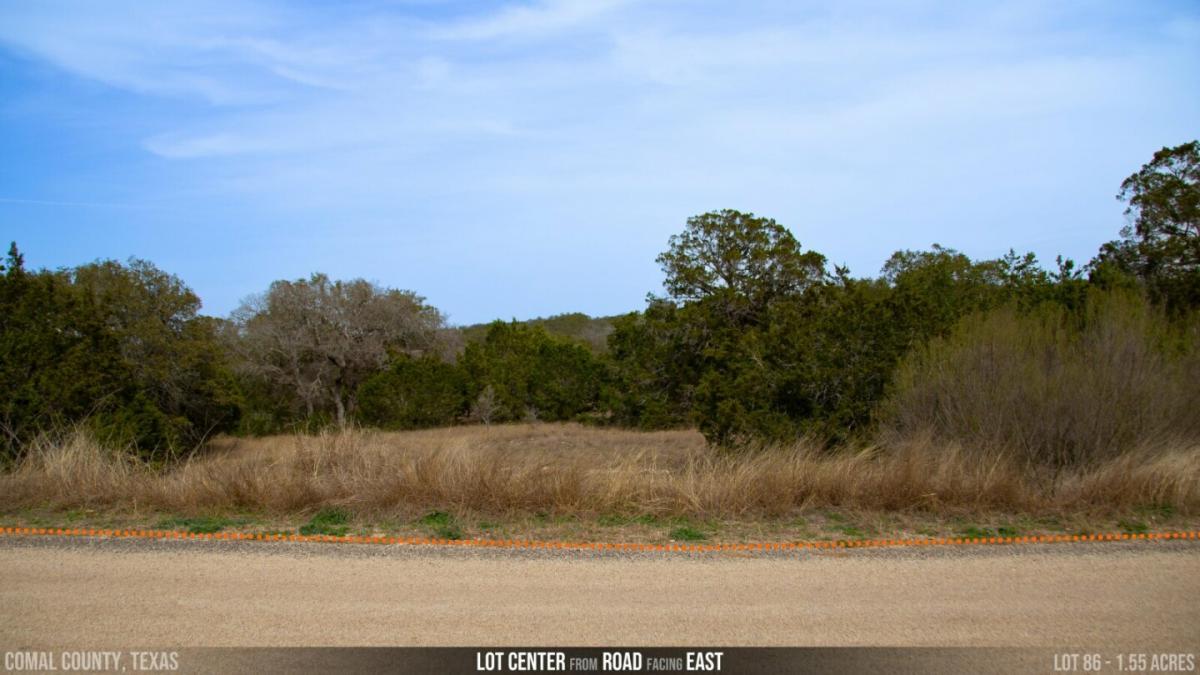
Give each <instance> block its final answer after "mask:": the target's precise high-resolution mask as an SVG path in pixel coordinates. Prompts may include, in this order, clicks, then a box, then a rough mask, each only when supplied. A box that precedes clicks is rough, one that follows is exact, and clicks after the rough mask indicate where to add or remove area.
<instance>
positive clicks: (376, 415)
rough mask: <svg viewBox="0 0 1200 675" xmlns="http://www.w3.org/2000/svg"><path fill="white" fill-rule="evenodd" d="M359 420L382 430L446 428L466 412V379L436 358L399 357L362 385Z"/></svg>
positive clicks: (459, 371) (461, 373)
mask: <svg viewBox="0 0 1200 675" xmlns="http://www.w3.org/2000/svg"><path fill="white" fill-rule="evenodd" d="M358 405H359V421H361V422H363V423H364V424H368V425H372V426H377V427H381V428H383V429H422V428H427V427H437V426H449V425H451V424H454V422H455V421H456V420H457V419H458V418H459V417H461V416H462V415H463V414H464V413H465V412H466V407H467V382H466V376H465V374H464V373H463V371H462V369H461V368H459V367H458V366H456V365H454V364H451V363H445V362H443V361H441V360H439V359H437V358H435V357H432V356H425V357H422V358H419V359H418V358H412V357H410V356H406V355H399V356H397V357H396V358H395V359H393V360H392V363H391V366H390V367H389V368H388V369H387V370H385V371H383V372H381V373H379V374H377V375H375V376H373V377H372V378H371V379H369V380H367V381H366V382H364V383H363V385H362V387H361V388H360V389H359V392H358Z"/></svg>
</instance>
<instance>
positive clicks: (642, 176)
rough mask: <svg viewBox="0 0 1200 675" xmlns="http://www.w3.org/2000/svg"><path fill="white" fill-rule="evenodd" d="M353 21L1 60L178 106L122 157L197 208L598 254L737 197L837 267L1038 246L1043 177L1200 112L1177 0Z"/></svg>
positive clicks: (89, 28)
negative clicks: (485, 236)
mask: <svg viewBox="0 0 1200 675" xmlns="http://www.w3.org/2000/svg"><path fill="white" fill-rule="evenodd" d="M218 1H219V4H217V3H218ZM349 7H350V8H352V9H354V10H356V11H345V10H343V9H342V6H334V7H330V6H324V5H303V4H300V5H287V6H283V5H276V4H273V3H266V2H254V1H247V2H237V1H234V0H211V1H205V2H198V1H197V2H182V1H181V2H171V3H149V4H147V3H142V2H133V1H132V0H122V1H120V2H117V3H116V4H114V3H104V4H103V5H101V4H96V3H58V2H39V3H30V4H23V5H17V4H15V3H8V4H5V5H3V6H0V46H3V47H5V48H7V49H8V50H9V51H10V52H12V53H15V54H17V55H19V56H20V57H21V58H24V59H28V60H31V61H36V62H39V63H43V64H50V65H52V66H54V67H55V68H57V69H59V70H60V71H62V72H65V73H69V74H70V75H71V76H73V77H77V78H80V79H83V80H86V81H90V82H100V83H103V84H104V85H107V86H110V87H112V88H113V89H116V90H120V91H124V92H131V93H133V94H134V95H135V96H136V97H142V99H144V100H145V101H147V102H151V103H156V102H163V101H166V102H169V104H170V106H169V109H168V110H169V111H168V112H162V113H155V112H147V113H145V115H144V117H142V118H139V119H138V120H137V123H136V126H135V129H136V133H137V140H138V141H140V142H135V143H133V144H132V145H133V147H132V148H131V151H132V152H137V153H140V154H141V157H142V159H148V160H150V161H158V162H161V166H162V167H163V168H164V172H163V173H164V175H169V176H174V177H176V178H173V180H176V181H177V183H176V184H173V185H172V187H175V188H178V187H179V185H178V183H182V182H185V181H184V179H181V178H177V177H178V176H185V177H186V188H187V190H188V191H190V192H193V193H199V194H201V195H202V196H203V198H204V199H206V200H208V201H209V202H213V203H222V204H232V205H234V206H231V207H230V208H235V207H236V208H244V209H246V210H248V211H253V212H255V213H256V214H261V213H263V212H267V213H274V212H277V213H281V214H282V215H279V216H278V217H280V218H284V219H286V218H294V217H297V216H296V214H298V213H301V214H303V215H304V217H306V218H324V219H326V220H329V221H331V222H333V221H336V222H339V223H344V224H345V223H352V222H357V223H360V224H359V225H357V226H355V225H352V224H345V225H344V226H345V227H347V228H352V227H361V228H366V229H370V228H375V227H380V228H383V227H385V226H384V225H380V223H390V222H392V221H393V220H394V219H395V218H396V216H394V215H393V214H397V213H412V212H419V213H421V214H423V215H422V216H421V222H422V223H425V224H435V225H436V224H440V226H442V227H458V228H465V229H470V228H472V227H477V228H479V230H480V231H482V230H483V229H485V226H484V225H480V223H487V227H489V228H490V227H494V228H499V229H498V230H497V231H498V232H510V233H511V232H515V231H517V230H520V231H522V232H535V233H538V234H537V235H522V236H528V237H530V238H531V240H530V241H527V242H526V244H527V245H528V246H530V247H533V248H535V249H536V248H538V247H541V246H550V243H549V242H553V241H554V239H553V238H552V237H547V236H545V235H546V233H547V232H553V231H561V230H563V229H564V228H572V229H573V230H575V231H581V230H582V229H583V228H586V227H588V226H591V227H595V228H600V229H603V230H605V231H619V232H620V233H621V235H620V237H619V238H617V239H614V240H613V241H614V242H616V243H612V244H610V246H611V247H612V248H614V249H619V248H620V246H621V245H622V244H623V243H625V242H629V241H635V240H637V239H636V237H639V236H647V237H650V238H652V239H653V240H654V241H661V240H662V239H663V238H664V237H665V235H666V234H668V233H669V232H670V231H671V230H673V229H674V228H675V227H677V226H678V224H679V223H680V222H682V219H683V218H685V217H686V216H687V215H690V214H691V213H695V212H697V211H700V210H704V209H707V208H717V207H726V206H728V207H737V208H749V209H755V210H761V211H767V212H769V214H770V215H773V216H775V217H778V218H780V219H781V220H782V221H783V222H785V223H788V224H793V225H795V226H797V227H798V228H803V227H805V226H806V225H805V224H814V225H815V224H831V225H830V226H829V227H822V228H813V233H812V235H811V236H809V237H805V239H806V240H807V241H808V242H809V243H813V244H814V245H818V246H823V247H833V248H837V247H841V248H842V250H852V251H854V255H855V256H859V257H856V258H854V259H853V260H852V262H857V261H858V260H859V259H860V258H861V259H862V260H872V261H880V260H882V258H883V257H885V256H886V253H887V251H886V250H885V249H887V248H888V247H892V246H895V245H896V244H900V245H905V246H916V245H920V244H921V243H922V241H923V240H924V239H925V238H926V237H928V239H929V240H933V239H940V240H943V241H946V242H953V241H954V239H955V238H954V237H953V236H943V235H942V234H939V232H942V231H943V230H945V231H948V232H950V233H951V234H953V232H954V231H955V228H959V227H961V226H962V225H961V223H962V222H963V221H964V220H971V219H976V220H977V221H978V222H979V223H982V224H981V225H980V226H979V227H984V226H985V225H987V224H989V223H990V224H993V225H994V224H995V222H996V221H997V220H1006V221H1009V222H1010V224H1009V225H1008V227H1009V228H1010V229H1011V228H1017V231H1018V233H1019V231H1020V230H1019V228H1020V227H1026V228H1027V229H1028V232H1027V234H1028V239H1029V241H1035V240H1037V239H1038V238H1043V239H1044V238H1045V236H1046V233H1045V229H1044V228H1039V227H1037V226H1036V225H1034V224H1028V225H1026V224H1024V223H1020V224H1018V225H1012V224H1011V222H1013V221H1023V220H1026V219H1030V211H1029V209H1032V208H1034V207H1035V206H1040V207H1041V208H1051V207H1053V205H1054V197H1053V196H1052V195H1051V194H1050V192H1048V191H1039V190H1040V189H1041V188H1039V187H1038V186H1037V185H1035V184H1034V183H1035V182H1036V181H1035V178H1036V179H1037V180H1042V181H1043V182H1046V180H1047V179H1046V176H1048V175H1050V174H1051V173H1053V174H1054V175H1056V176H1073V178H1071V180H1075V181H1077V182H1078V184H1079V185H1080V186H1082V185H1083V182H1084V181H1085V180H1087V181H1093V182H1097V183H1102V182H1103V181H1108V180H1111V177H1098V172H1102V171H1103V172H1108V173H1112V172H1113V171H1116V170H1117V169H1114V168H1112V167H1117V166H1121V167H1123V168H1129V167H1128V166H1127V165H1128V164H1129V163H1130V160H1128V158H1127V156H1128V155H1129V154H1130V153H1132V152H1133V149H1134V148H1140V149H1141V150H1142V151H1145V150H1146V148H1142V146H1143V145H1145V144H1146V143H1148V142H1151V141H1150V140H1148V139H1155V140H1153V141H1152V143H1153V146H1152V147H1157V146H1158V145H1161V144H1164V143H1167V142H1178V141H1182V140H1186V139H1184V138H1175V137H1174V136H1172V135H1171V134H1172V133H1177V132H1176V131H1175V130H1177V129H1179V128H1183V127H1184V126H1186V124H1185V122H1184V120H1187V119H1189V118H1190V119H1194V118H1195V117H1197V116H1200V94H1197V93H1196V92H1195V91H1194V88H1193V90H1192V91H1190V92H1189V91H1188V88H1187V87H1186V86H1182V84H1183V83H1182V81H1183V80H1185V79H1187V80H1190V81H1195V79H1196V75H1197V73H1198V71H1200V65H1197V61H1196V58H1195V57H1196V54H1197V52H1196V49H1197V48H1196V46H1195V45H1196V42H1195V40H1193V39H1192V38H1193V37H1194V36H1195V34H1196V33H1197V26H1200V19H1198V18H1197V12H1196V11H1194V10H1189V9H1188V8H1187V7H1186V6H1184V5H1181V6H1179V7H1172V6H1164V7H1163V8H1160V9H1156V10H1141V9H1138V8H1134V7H1130V6H1128V5H1125V4H1121V3H1112V4H1108V5H1105V4H1099V5H1091V6H1089V7H1088V8H1086V9H1085V8H1083V7H1082V6H1079V5H1062V4H1058V3H1042V2H1035V1H1033V0H1019V1H1016V2H990V3H948V4H939V3H929V2H912V3H907V4H905V5H904V6H900V7H896V6H893V5H891V4H890V3H876V2H871V1H870V0H862V1H861V2H859V1H854V0H851V1H847V2H838V3H828V4H820V3H810V2H774V1H773V0H761V1H758V2H750V3H725V2H718V1H716V0H712V1H707V2H706V1H701V2H695V1H688V2H682V1H681V0H641V1H634V0H524V1H519V2H517V1H514V2H509V3H506V4H503V5H494V4H490V3H483V4H482V5H465V4H463V3H455V2H448V3H433V4H422V3H402V4H399V5H395V4H391V5H384V4H380V3H367V4H364V5H362V6H361V7H359V6H358V5H355V4H353V3H351V4H350V5H349ZM146 109H147V110H148V111H153V110H154V106H152V105H151V106H147V107H146ZM181 112H182V114H180V113H181ZM97 114H98V115H103V112H102V111H98V112H97ZM1193 126H1194V125H1193ZM1193 133H1194V132H1193ZM1091 136H1096V138H1091ZM1101 141H1103V142H1104V143H1106V144H1108V145H1110V146H1112V147H1116V148H1118V150H1114V151H1113V152H1112V153H1110V154H1108V155H1105V159H1103V161H1100V160H1099V159H1097V158H1095V157H1090V156H1088V153H1089V152H1091V150H1090V149H1089V148H1090V147H1091V146H1092V145H1094V144H1096V143H1100V142H1101ZM1031 153H1032V154H1034V155H1036V159H1031V158H1030V154H1031ZM1107 175H1108V174H1107V173H1105V174H1104V176H1107ZM1116 178H1117V180H1118V181H1119V178H1120V176H1117V177H1116ZM162 180H163V182H164V185H165V183H166V181H167V179H166V178H163V179H162ZM1055 180H1060V181H1061V180H1063V179H1061V178H1059V179H1055ZM1089 184H1090V183H1089ZM160 187H162V186H160ZM1050 187H1051V186H1048V187H1047V188H1046V190H1049V189H1050ZM1082 189H1083V188H1082V187H1080V188H1079V190H1082ZM989 190H995V192H994V193H992V192H988V191H989ZM1018 190H1023V191H1025V196H1024V198H1023V199H1021V200H1015V199H1014V198H1013V197H1012V196H1011V195H1012V194H1014V193H1015V192H1016V191H1018ZM1058 190H1059V194H1064V193H1063V189H1062V187H1061V185H1060V186H1059V187H1058ZM1079 190H1077V191H1076V192H1075V193H1072V194H1075V195H1076V196H1077V198H1078V199H1080V200H1082V199H1083V196H1082V195H1083V193H1082V192H1079ZM1111 191H1112V186H1111V185H1104V186H1103V188H1102V189H1101V190H1100V192H1101V193H1102V196H1103V199H1104V200H1105V201H1104V203H1103V205H1102V208H1108V207H1111V203H1110V202H1111V194H1109V193H1111ZM867 192H869V193H870V195H871V197H870V198H866V197H864V193H867ZM1087 197H1088V199H1091V198H1092V193H1091V192H1089V193H1087ZM989 199H996V200H999V201H998V202H996V203H992V202H989V201H988V200H989ZM1047 205H1050V206H1047ZM956 209H957V212H958V213H959V214H960V215H959V216H958V217H952V216H951V215H950V213H951V212H952V211H955V210H956ZM256 217H262V216H261V215H256ZM855 223H860V224H862V225H861V228H866V229H867V230H870V228H872V227H873V228H877V229H878V230H879V231H878V232H876V233H875V234H872V235H864V234H862V232H863V231H865V230H863V229H861V228H859V229H855V228H856V226H855V225H854V224H855ZM880 223H887V225H886V226H885V225H880ZM430 226H433V225H430ZM647 227H648V228H651V229H652V230H653V234H652V235H642V234H639V233H640V232H642V231H643V230H644V229H645V228H647ZM902 228H908V229H909V231H910V232H909V234H906V235H905V236H904V238H901V236H900V235H899V234H896V232H897V231H898V230H899V229H902ZM1098 229H1103V227H1101V226H1099V225H1098ZM1109 229H1113V228H1109ZM872 231H873V230H872ZM914 232H915V234H913V233H914ZM364 236H365V235H364ZM496 236H497V237H499V239H501V240H502V239H503V237H502V236H501V235H496ZM514 236H516V235H514ZM976 236H977V238H978V241H981V242H985V244H986V245H990V242H991V239H988V237H990V236H992V235H991V234H978V235H976ZM1072 236H1076V235H1072ZM518 238H519V237H518ZM1018 239H1019V238H1018ZM1077 239H1078V237H1077ZM1019 244H1020V241H1019V240H1012V241H1009V242H1007V243H1006V244H1005V248H1007V246H1008V245H1019ZM981 245H983V244H981ZM1092 245H1093V244H1092V243H1089V244H1088V246H1092ZM595 248H596V247H595V246H592V249H595ZM1079 248H1080V249H1081V250H1082V249H1083V248H1084V246H1083V245H1082V244H1080V245H1079ZM1067 252H1068V253H1075V254H1076V255H1079V254H1078V252H1074V251H1067ZM654 253H655V251H649V252H645V253H639V254H630V255H640V256H641V257H643V258H645V259H646V260H652V259H653V254H654ZM614 255H615V254H614ZM831 255H833V256H834V257H835V258H838V257H839V256H838V254H837V253H836V252H833V253H831ZM876 265H877V262H872V263H869V264H866V265H861V264H860V265H858V268H860V269H861V268H862V267H864V266H865V267H866V268H867V270H862V271H869V270H870V269H871V268H872V267H874V266H876ZM650 267H651V268H652V265H650ZM631 283H633V282H631ZM638 284H639V288H640V289H641V290H639V291H638V293H637V294H636V297H640V294H641V292H642V291H644V290H646V284H645V283H644V282H638Z"/></svg>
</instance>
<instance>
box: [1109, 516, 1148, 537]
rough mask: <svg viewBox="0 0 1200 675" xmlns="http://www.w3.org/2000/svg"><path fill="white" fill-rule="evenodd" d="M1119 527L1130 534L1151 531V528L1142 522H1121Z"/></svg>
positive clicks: (1118, 523)
mask: <svg viewBox="0 0 1200 675" xmlns="http://www.w3.org/2000/svg"><path fill="white" fill-rule="evenodd" d="M1117 526H1118V527H1120V528H1121V529H1122V530H1124V531H1125V532H1128V533H1129V534H1142V533H1143V532H1149V531H1150V526H1149V525H1147V524H1146V523H1144V522H1143V521H1140V520H1132V519H1130V520H1121V521H1118V522H1117Z"/></svg>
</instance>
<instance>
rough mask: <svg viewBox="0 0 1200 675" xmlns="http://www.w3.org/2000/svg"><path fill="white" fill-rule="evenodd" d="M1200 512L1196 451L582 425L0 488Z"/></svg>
mask: <svg viewBox="0 0 1200 675" xmlns="http://www.w3.org/2000/svg"><path fill="white" fill-rule="evenodd" d="M1145 504H1159V505H1169V506H1171V507H1173V508H1175V509H1176V510H1177V511H1179V512H1181V513H1194V512H1197V511H1198V510H1200V447H1197V446H1185V445H1179V446H1160V447H1142V448H1139V449H1137V450H1135V451H1130V452H1126V453H1124V454H1122V455H1120V456H1118V457H1116V458H1113V459H1111V460H1107V461H1104V462H1099V463H1096V464H1093V465H1091V466H1089V467H1087V468H1076V469H1070V470H1065V471H1061V472H1059V473H1058V474H1057V475H1055V476H1053V477H1052V478H1051V477H1048V476H1047V475H1046V474H1044V473H1041V472H1038V471H1036V470H1033V469H1031V468H1030V467H1028V466H1027V465H1026V464H1024V463H1022V462H1019V461H1016V460H1014V459H1012V458H1011V457H1010V456H1007V455H1004V454H981V453H979V452H976V451H972V452H965V451H964V450H963V449H962V448H961V446H957V445H953V444H938V443H935V442H932V441H930V440H928V439H920V438H918V439H910V440H908V441H905V442H902V443H899V444H897V445H895V446H894V447H891V448H889V449H888V450H887V451H883V450H881V449H879V448H863V449H861V450H859V451H857V452H843V453H839V454H833V455H831V454H829V453H828V452H823V451H820V450H818V449H817V448H815V447H810V446H808V445H803V444H801V445H796V446H793V447H777V448H770V449H766V450H764V451H762V452H758V453H751V454H743V455H729V454H722V453H720V452H717V451H714V450H712V449H710V448H708V447H706V446H705V443H704V439H703V438H702V437H701V436H700V435H699V434H698V433H696V432H691V431H670V432H653V433H645V432H636V431H618V430H611V429H594V428H587V427H582V426H578V425H569V424H566V425H551V424H544V425H517V426H500V427H491V428H487V427H459V428H452V429H439V430H431V431H416V432H400V433H380V432H372V431H358V430H349V431H343V432H329V433H324V434H319V435H315V436H275V437H269V438H261V439H219V440H218V441H215V442H214V443H213V444H212V446H211V447H210V448H209V450H208V452H206V453H205V454H203V455H201V456H198V457H196V458H194V459H192V460H189V461H187V462H184V463H181V464H178V465H176V466H174V467H171V468H168V469H165V470H157V471H156V470H152V469H150V468H148V467H146V466H143V465H139V464H136V463H134V462H132V461H131V460H129V459H127V458H125V457H124V456H123V455H121V454H120V453H113V452H110V451H107V450H105V449H103V448H102V447H100V446H99V445H97V444H96V443H94V442H93V441H92V440H91V439H89V438H88V437H87V436H86V435H85V434H83V433H78V432H77V433H74V434H69V435H66V436H63V437H61V438H59V439H57V440H54V439H48V438H47V439H42V440H41V441H39V442H38V443H37V444H36V445H35V447H33V448H31V449H30V452H29V453H28V454H27V457H26V458H25V460H24V461H23V462H22V463H21V464H20V465H19V466H18V467H16V469H15V470H13V471H10V472H8V473H6V474H4V475H0V508H4V509H18V508H22V507H51V508H78V507H91V508H125V507H129V506H133V505H136V506H138V507H142V508H151V509H161V510H164V511H172V512H200V511H213V510H218V511H219V510H233V509H238V510H242V509H246V510H255V511H263V512H276V513H290V512H296V511H303V510H310V509H315V508H319V507H322V506H330V505H337V506H345V507H348V508H351V509H353V510H355V511H357V512H360V513H381V512H405V513H412V512H415V511H419V510H424V509H430V508H438V509H454V510H458V511H465V512H475V513H481V514H484V513H486V514H510V513H519V512H539V511H542V512H547V513H563V514H579V515H587V514H603V513H652V514H658V515H686V516H694V517H706V518H707V517H716V518H734V517H747V516H780V515H786V514H790V513H794V512H796V511H799V510H802V509H804V508H806V507H820V506H840V507H850V508H861V509H915V510H930V511H939V510H943V509H948V508H951V509H970V510H974V511H986V510H1045V509H1063V510H1067V509H1070V510H1081V509H1083V510H1097V509H1100V510H1107V509H1113V508H1120V507H1125V506H1133V505H1145Z"/></svg>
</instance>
